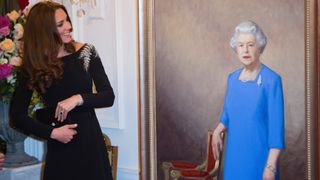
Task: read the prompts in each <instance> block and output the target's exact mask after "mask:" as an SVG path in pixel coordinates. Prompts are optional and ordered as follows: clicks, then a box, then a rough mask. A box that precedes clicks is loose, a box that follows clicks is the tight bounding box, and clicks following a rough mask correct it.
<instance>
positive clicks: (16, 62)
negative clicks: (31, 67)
mask: <svg viewBox="0 0 320 180" xmlns="http://www.w3.org/2000/svg"><path fill="white" fill-rule="evenodd" d="M10 64H11V65H12V66H20V65H21V64H22V59H21V58H20V57H17V56H14V57H12V58H11V59H10Z"/></svg>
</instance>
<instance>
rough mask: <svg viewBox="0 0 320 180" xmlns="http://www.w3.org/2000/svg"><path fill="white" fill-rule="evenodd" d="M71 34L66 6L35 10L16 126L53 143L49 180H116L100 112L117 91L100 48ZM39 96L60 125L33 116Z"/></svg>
mask: <svg viewBox="0 0 320 180" xmlns="http://www.w3.org/2000/svg"><path fill="white" fill-rule="evenodd" d="M71 32H72V25H71V22H70V17H69V15H68V13H67V11H66V8H65V7H64V6H63V5H61V4H59V3H55V2H49V1H46V2H40V3H37V4H36V5H34V6H33V7H32V8H31V10H30V12H29V14H28V17H27V22H26V25H25V32H24V37H23V40H24V57H23V65H22V69H21V71H20V73H19V76H18V82H17V86H16V90H15V93H14V95H13V98H12V102H11V114H12V119H13V125H14V126H15V127H16V128H18V129H21V130H22V131H23V132H26V133H31V134H33V135H35V136H38V137H40V138H43V139H46V140H47V154H46V159H45V169H44V180H89V179H90V180H91V179H92V180H112V176H111V168H110V164H109V161H108V157H107V154H106V148H105V145H104V141H103V137H102V132H101V129H100V126H99V123H98V120H97V117H96V114H95V111H94V108H98V107H110V106H112V105H113V102H114V98H115V97H114V93H113V89H112V87H111V85H110V83H109V80H108V77H107V75H106V73H105V71H104V68H103V66H102V63H101V60H100V57H99V55H98V53H97V51H96V50H95V48H94V47H93V46H92V45H90V44H81V43H79V42H75V41H74V40H73V39H72V36H71ZM92 83H94V85H95V87H96V91H97V92H96V93H93V91H92ZM33 91H37V92H38V93H39V94H41V97H42V99H43V101H44V103H45V106H46V110H47V111H46V112H48V113H49V114H50V112H51V111H50V109H52V113H51V114H50V115H51V116H52V119H54V118H55V119H56V120H57V121H56V122H55V123H52V124H50V123H47V124H45V123H41V122H39V121H48V120H47V119H39V121H37V120H35V119H33V118H32V117H29V116H28V113H27V111H28V105H29V103H30V99H31V95H32V92H33ZM39 117H40V116H39ZM53 117H54V118H53ZM49 119H51V118H49Z"/></svg>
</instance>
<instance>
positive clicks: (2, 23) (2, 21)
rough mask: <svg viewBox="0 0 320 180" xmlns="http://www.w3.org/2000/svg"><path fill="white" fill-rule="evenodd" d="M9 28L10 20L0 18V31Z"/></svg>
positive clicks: (5, 17) (6, 17)
mask: <svg viewBox="0 0 320 180" xmlns="http://www.w3.org/2000/svg"><path fill="white" fill-rule="evenodd" d="M4 27H8V28H9V27H10V19H9V17H8V16H0V29H2V28H4Z"/></svg>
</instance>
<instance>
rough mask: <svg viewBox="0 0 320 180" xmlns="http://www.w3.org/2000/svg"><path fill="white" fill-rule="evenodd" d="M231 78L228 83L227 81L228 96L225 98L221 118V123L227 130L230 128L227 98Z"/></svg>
mask: <svg viewBox="0 0 320 180" xmlns="http://www.w3.org/2000/svg"><path fill="white" fill-rule="evenodd" d="M230 76H231V75H229V77H228V81H227V89H226V94H225V96H224V103H223V104H224V105H223V110H222V114H221V117H220V122H221V123H222V124H223V125H224V126H225V128H228V126H229V117H228V108H227V96H228V89H229V85H230V84H229V81H230Z"/></svg>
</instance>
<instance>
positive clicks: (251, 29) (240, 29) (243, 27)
mask: <svg viewBox="0 0 320 180" xmlns="http://www.w3.org/2000/svg"><path fill="white" fill-rule="evenodd" d="M241 33H250V34H252V35H253V36H255V38H256V42H257V45H258V47H259V49H260V53H261V54H262V53H263V50H264V48H265V47H266V45H267V37H266V36H265V35H264V33H263V31H262V29H261V28H260V27H259V26H258V25H257V24H256V23H255V22H253V21H244V22H241V23H240V24H238V25H237V26H236V28H235V29H234V33H233V35H232V37H231V40H230V46H231V48H232V49H233V50H234V51H235V52H237V42H238V37H239V35H240V34H241Z"/></svg>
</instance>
